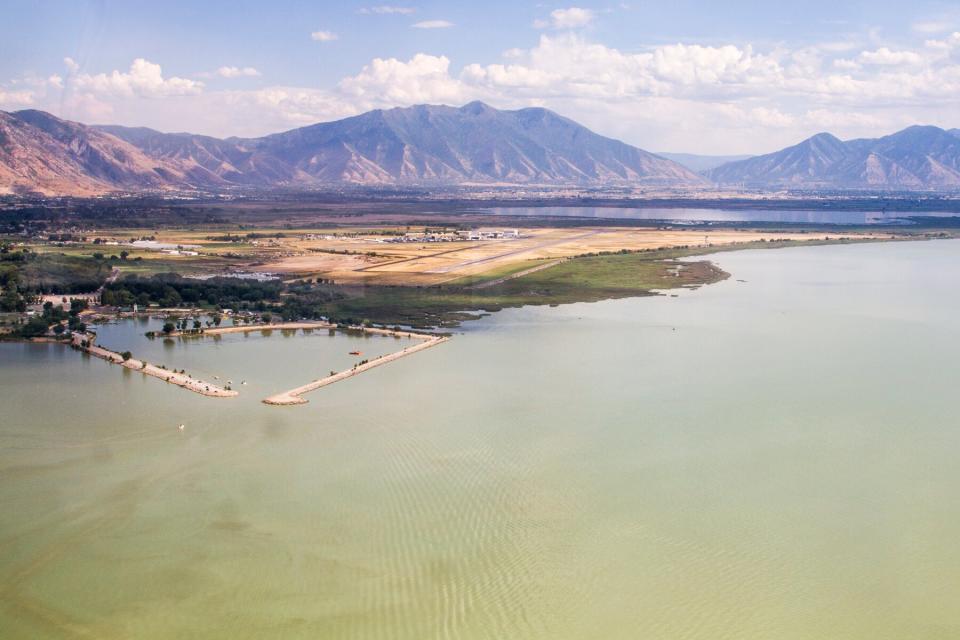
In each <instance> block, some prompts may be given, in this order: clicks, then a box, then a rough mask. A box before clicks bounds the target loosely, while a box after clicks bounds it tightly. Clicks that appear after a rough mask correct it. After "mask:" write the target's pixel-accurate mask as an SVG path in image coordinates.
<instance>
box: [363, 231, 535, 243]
mask: <svg viewBox="0 0 960 640" xmlns="http://www.w3.org/2000/svg"><path fill="white" fill-rule="evenodd" d="M519 237H520V230H519V229H470V230H466V231H442V232H441V231H424V232H422V233H406V234H404V235H402V236H394V237H392V238H385V239H383V240H378V242H389V243H404V242H470V241H473V242H476V241H480V240H504V239H514V238H519Z"/></svg>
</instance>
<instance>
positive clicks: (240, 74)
mask: <svg viewBox="0 0 960 640" xmlns="http://www.w3.org/2000/svg"><path fill="white" fill-rule="evenodd" d="M217 75H218V76H220V77H221V78H256V77H257V76H259V75H260V72H259V71H257V70H256V69H254V68H253V67H220V68H219V69H217Z"/></svg>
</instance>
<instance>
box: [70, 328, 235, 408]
mask: <svg viewBox="0 0 960 640" xmlns="http://www.w3.org/2000/svg"><path fill="white" fill-rule="evenodd" d="M75 344H76V345H77V346H78V347H80V348H81V349H82V350H83V351H85V352H86V353H89V354H90V355H92V356H96V357H98V358H102V359H103V360H106V361H107V362H113V363H115V364H119V365H120V366H123V367H126V368H127V369H132V370H133V371H139V372H140V373H144V374H146V375H148V376H153V377H154V378H159V379H160V380H163V381H164V382H169V383H170V384H175V385H177V386H178V387H182V388H184V389H186V390H188V391H193V392H194V393H199V394H200V395H204V396H209V397H211V398H232V397H234V396H237V395H239V394H238V393H237V392H236V391H232V390H228V389H224V388H222V387H218V386H217V385H215V384H211V383H209V382H204V381H203V380H198V379H197V378H193V377H191V376H189V375H188V374H185V373H176V372H174V371H169V370H167V369H161V368H160V367H156V366H154V365H152V364H148V365H146V366H144V363H143V361H142V360H137V359H135V358H130V359H129V360H124V359H123V356H121V355H120V354H119V353H116V352H114V351H110V350H109V349H104V348H103V347H97V346H90V347H86V348H84V347H82V346H80V344H79V340H75Z"/></svg>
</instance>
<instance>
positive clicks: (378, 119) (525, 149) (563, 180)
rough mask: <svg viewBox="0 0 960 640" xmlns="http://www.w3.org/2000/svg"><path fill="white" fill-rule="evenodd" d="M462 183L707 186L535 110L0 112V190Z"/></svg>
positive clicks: (475, 105) (667, 163) (474, 106)
mask: <svg viewBox="0 0 960 640" xmlns="http://www.w3.org/2000/svg"><path fill="white" fill-rule="evenodd" d="M465 183H474V184H484V183H485V184H517V185H522V184H531V185H532V184H545V185H582V186H599V185H635V186H638V185H650V186H659V187H697V186H706V185H707V184H708V183H707V181H706V180H705V179H704V178H703V177H702V176H700V175H698V174H697V173H695V172H693V171H691V170H689V169H687V168H685V167H683V166H681V165H679V164H677V163H675V162H673V161H671V160H668V159H666V158H663V157H660V156H658V155H656V154H652V153H650V152H648V151H644V150H643V149H639V148H637V147H633V146H630V145H628V144H626V143H623V142H620V141H618V140H614V139H612V138H607V137H604V136H601V135H599V134H596V133H594V132H592V131H590V130H589V129H587V128H585V127H583V126H582V125H579V124H578V123H576V122H574V121H573V120H570V119H569V118H565V117H563V116H560V115H558V114H556V113H554V112H552V111H549V110H547V109H542V108H537V107H534V108H527V109H518V110H514V111H502V110H498V109H495V108H493V107H491V106H489V105H487V104H485V103H482V102H471V103H469V104H467V105H464V106H462V107H450V106H443V105H440V106H436V105H418V106H414V107H405V108H395V109H388V110H374V111H368V112H366V113H363V114H359V115H357V116H352V117H350V118H344V119H342V120H337V121H333V122H324V123H317V124H313V125H308V126H305V127H300V128H297V129H291V130H289V131H284V132H279V133H275V134H270V135H267V136H263V137H260V138H237V137H232V138H225V139H221V138H215V137H212V136H202V135H197V134H191V133H163V132H160V131H156V130H154V129H149V128H146V127H124V126H119V125H92V126H90V125H83V124H81V123H76V122H71V121H68V120H61V119H60V118H57V117H55V116H53V115H51V114H48V113H45V112H41V111H34V110H25V111H17V112H12V113H6V112H0V191H2V190H4V189H5V190H7V191H12V192H17V191H40V192H42V193H49V194H61V193H67V194H73V193H75V194H82V195H86V194H97V193H106V192H110V191H141V190H164V189H166V190H172V189H214V190H216V189H228V188H234V187H312V186H318V185H330V184H358V185H456V184H465Z"/></svg>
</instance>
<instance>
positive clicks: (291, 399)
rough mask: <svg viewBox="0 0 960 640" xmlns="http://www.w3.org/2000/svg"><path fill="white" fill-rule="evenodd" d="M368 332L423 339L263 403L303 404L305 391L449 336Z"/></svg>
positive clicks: (420, 348) (338, 380)
mask: <svg viewBox="0 0 960 640" xmlns="http://www.w3.org/2000/svg"><path fill="white" fill-rule="evenodd" d="M365 331H367V332H369V333H380V334H384V335H394V336H400V337H406V338H419V339H421V340H424V341H423V342H421V343H420V344H416V345H413V346H412V347H407V348H406V349H401V350H400V351H397V352H395V353H391V354H389V355H385V356H380V357H379V358H375V359H373V360H371V361H369V362H367V363H365V364H361V365H357V366H356V367H353V368H352V369H348V370H346V371H341V372H340V373H335V374H333V375H330V376H327V377H326V378H320V379H319V380H314V381H313V382H308V383H307V384H305V385H303V386H300V387H296V388H295V389H290V390H289V391H284V392H282V393H277V394H275V395H272V396H270V397H269V398H264V400H263V403H264V404H271V405H294V404H305V403H306V402H307V401H306V400H304V399H303V398H301V397H300V396H302V395H303V394H305V393H308V392H310V391H314V390H315V389H319V388H320V387H325V386H327V385H329V384H333V383H334V382H340V381H341V380H346V379H347V378H351V377H353V376H355V375H357V374H360V373H363V372H364V371H369V370H370V369H373V368H374V367H379V366H380V365H382V364H387V363H388V362H393V361H394V360H399V359H400V358H402V357H404V356H408V355H410V354H413V353H416V352H417V351H423V350H424V349H429V348H430V347H434V346H436V345H438V344H440V343H442V342H446V341H447V340H449V338H445V337H443V336H425V335H423V334H419V333H410V332H396V333H395V332H393V331H389V330H386V329H365Z"/></svg>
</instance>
